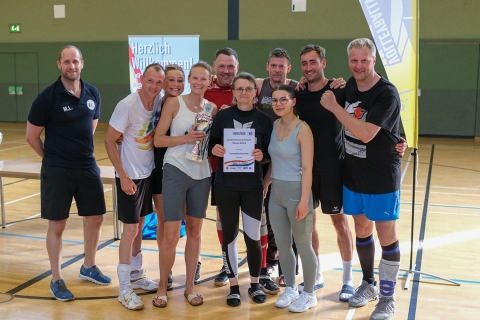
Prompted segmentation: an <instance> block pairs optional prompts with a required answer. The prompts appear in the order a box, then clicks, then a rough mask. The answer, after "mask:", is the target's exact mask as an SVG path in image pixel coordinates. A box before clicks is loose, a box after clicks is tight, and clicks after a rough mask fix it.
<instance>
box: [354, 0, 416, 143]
mask: <svg viewBox="0 0 480 320" xmlns="http://www.w3.org/2000/svg"><path fill="white" fill-rule="evenodd" d="M359 1H360V4H361V6H362V9H363V13H364V15H365V18H366V19H367V22H368V26H369V28H370V31H371V33H372V36H373V39H374V41H375V45H376V46H377V50H378V54H379V56H380V58H381V59H382V63H383V66H384V67H385V71H386V72H387V76H388V79H389V80H390V82H392V83H393V84H394V85H395V86H396V87H397V89H398V92H399V93H400V99H401V104H402V106H401V111H400V116H401V118H402V124H403V128H404V130H405V135H406V138H407V143H408V146H409V147H412V148H416V149H417V148H418V18H419V17H418V1H419V0H388V1H386V0H359Z"/></svg>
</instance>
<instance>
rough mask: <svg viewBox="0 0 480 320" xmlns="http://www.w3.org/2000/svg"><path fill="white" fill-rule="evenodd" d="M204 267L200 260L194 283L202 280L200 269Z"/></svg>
mask: <svg viewBox="0 0 480 320" xmlns="http://www.w3.org/2000/svg"><path fill="white" fill-rule="evenodd" d="M201 268H202V263H201V262H200V261H198V263H197V270H195V280H193V283H194V284H198V283H199V282H200V269H201Z"/></svg>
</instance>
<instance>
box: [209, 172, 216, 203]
mask: <svg viewBox="0 0 480 320" xmlns="http://www.w3.org/2000/svg"><path fill="white" fill-rule="evenodd" d="M215 174H216V173H215V172H212V183H211V184H210V185H211V188H210V205H211V206H214V207H215V206H217V200H215V187H214V183H215Z"/></svg>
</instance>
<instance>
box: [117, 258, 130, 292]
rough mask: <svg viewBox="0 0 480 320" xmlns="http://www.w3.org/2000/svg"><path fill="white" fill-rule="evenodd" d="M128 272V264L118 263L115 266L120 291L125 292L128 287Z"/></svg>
mask: <svg viewBox="0 0 480 320" xmlns="http://www.w3.org/2000/svg"><path fill="white" fill-rule="evenodd" d="M130 270H131V266H130V265H129V264H123V263H119V264H118V266H117V275H118V281H119V282H120V291H123V290H127V289H128V288H129V287H130Z"/></svg>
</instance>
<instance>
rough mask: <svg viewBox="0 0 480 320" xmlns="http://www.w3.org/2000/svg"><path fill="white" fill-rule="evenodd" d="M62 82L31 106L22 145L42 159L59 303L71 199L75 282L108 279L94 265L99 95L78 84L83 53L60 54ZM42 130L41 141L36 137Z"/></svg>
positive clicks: (64, 294) (99, 193)
mask: <svg viewBox="0 0 480 320" xmlns="http://www.w3.org/2000/svg"><path fill="white" fill-rule="evenodd" d="M57 66H58V68H59V69H60V71H61V76H60V77H59V78H58V80H57V81H56V82H54V83H53V84H51V85H50V86H48V87H47V88H45V89H44V90H43V91H42V92H40V94H39V95H38V96H37V98H36V99H35V101H33V103H32V107H31V109H30V113H29V115H28V122H27V134H26V140H27V142H28V144H29V145H30V146H31V147H32V149H33V150H34V151H35V152H36V153H37V154H38V155H39V156H40V158H42V169H41V174H40V185H41V191H42V192H41V211H42V218H44V219H48V231H47V251H48V257H49V259H50V267H51V268H52V278H53V279H52V281H51V282H50V293H51V294H52V295H54V296H55V298H56V299H57V300H59V301H70V300H73V299H74V296H73V294H72V293H71V292H70V291H69V290H68V289H67V287H66V285H65V281H64V280H63V276H62V271H61V266H60V261H61V260H62V259H61V258H62V236H63V232H64V231H65V226H66V224H67V220H68V216H69V212H70V206H71V204H72V199H73V198H75V203H76V205H77V208H78V215H80V216H83V217H84V218H85V231H84V237H85V261H84V264H83V265H82V266H81V268H80V275H79V276H80V278H82V279H84V280H89V281H92V282H94V283H96V284H100V285H109V284H110V283H111V279H110V278H109V277H107V276H105V275H103V274H102V272H101V271H100V270H99V269H98V268H97V266H96V265H95V254H96V252H97V247H98V241H99V236H100V228H101V226H102V222H103V215H104V214H105V212H106V209H105V198H104V194H103V184H102V181H101V179H100V169H99V168H98V166H97V163H96V161H95V158H94V156H93V134H94V132H95V129H96V127H97V123H98V118H99V117H100V93H99V92H98V90H97V88H95V87H94V86H92V85H90V84H88V83H87V82H84V81H83V80H81V79H80V73H81V71H82V69H83V60H82V53H81V52H80V50H79V49H78V48H76V47H74V46H66V47H64V48H62V49H61V50H60V52H59V56H58V61H57ZM44 130H45V141H44V142H43V141H42V140H41V137H40V136H41V134H42V132H43V131H44Z"/></svg>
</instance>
